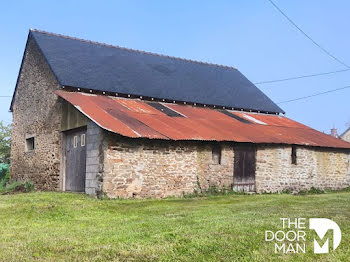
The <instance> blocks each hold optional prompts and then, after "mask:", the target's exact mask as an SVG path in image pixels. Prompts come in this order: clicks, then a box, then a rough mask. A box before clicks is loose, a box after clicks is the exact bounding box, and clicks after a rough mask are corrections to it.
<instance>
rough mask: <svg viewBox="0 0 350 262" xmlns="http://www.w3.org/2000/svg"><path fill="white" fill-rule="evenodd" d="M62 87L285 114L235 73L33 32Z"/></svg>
mask: <svg viewBox="0 0 350 262" xmlns="http://www.w3.org/2000/svg"><path fill="white" fill-rule="evenodd" d="M30 35H31V36H33V37H34V39H35V41H36V43H37V44H38V46H39V48H40V49H41V51H42V53H43V55H44V56H45V58H46V59H47V61H48V63H49V65H50V67H51V68H52V70H53V73H54V74H55V76H56V77H57V79H58V81H59V83H60V84H61V85H62V86H70V87H76V88H85V89H91V90H96V91H105V92H115V93H120V94H130V95H136V96H145V97H153V98H158V99H168V100H175V101H185V102H192V103H198V104H206V105H216V106H225V107H234V108H239V109H244V110H254V111H262V112H269V113H284V111H283V110H282V109H281V108H280V107H278V106H277V105H276V104H275V103H274V102H273V101H271V100H270V99H269V98H268V97H267V96H266V95H265V94H264V93H263V92H261V91H260V90H259V89H258V88H257V87H256V86H255V85H254V84H253V83H251V82H250V81H249V80H248V79H247V78H246V77H245V76H244V75H243V74H241V73H240V72H239V71H238V70H237V69H235V68H232V67H226V66H219V65H214V64H208V63H202V62H195V61H191V60H185V59H180V58H174V57H168V56H163V55H157V54H152V53H147V52H142V51H137V50H131V49H126V48H122V47H117V46H110V45H106V44H100V43H96V42H91V41H86V40H81V39H76V38H71V37H67V36H62V35H56V34H52V33H46V32H42V31H37V30H32V31H31V32H30Z"/></svg>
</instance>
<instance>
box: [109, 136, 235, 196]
mask: <svg viewBox="0 0 350 262" xmlns="http://www.w3.org/2000/svg"><path fill="white" fill-rule="evenodd" d="M232 152H233V151H232V150H229V149H226V148H225V149H224V150H223V154H222V165H219V164H214V163H212V158H211V157H212V156H211V146H210V145H208V144H205V143H198V142H197V143H196V142H193V141H187V142H185V141H184V142H176V141H162V140H146V139H127V138H121V137H119V136H116V135H109V138H108V143H107V144H106V148H105V154H104V176H103V192H104V193H105V194H106V195H107V196H108V197H112V198H115V197H121V198H130V197H138V198H145V197H168V196H181V195H183V194H190V193H193V192H194V191H201V190H202V191H204V190H207V189H208V188H209V187H210V186H216V187H219V188H222V187H226V188H230V187H231V186H232V182H233V176H232V174H233V173H232V172H233V170H232V165H233V159H232V157H233V153H232ZM213 174H215V175H213Z"/></svg>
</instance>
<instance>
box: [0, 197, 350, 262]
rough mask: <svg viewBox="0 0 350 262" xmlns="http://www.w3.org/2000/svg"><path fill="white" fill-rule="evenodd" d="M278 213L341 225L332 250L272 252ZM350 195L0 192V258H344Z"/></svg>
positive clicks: (348, 254) (349, 252)
mask: <svg viewBox="0 0 350 262" xmlns="http://www.w3.org/2000/svg"><path fill="white" fill-rule="evenodd" d="M280 217H290V218H296V217H306V218H309V217H324V218H329V219H332V220H334V221H335V222H337V223H338V225H339V226H340V228H341V230H342V242H341V244H340V246H339V247H338V249H337V250H336V251H334V252H331V253H330V254H322V255H319V254H313V253H312V246H313V244H312V240H311V236H310V237H308V241H307V252H306V254H293V255H292V254H285V255H282V254H274V244H273V243H271V242H265V241H264V232H265V230H275V231H277V230H280V229H281V223H280V220H279V218H280ZM349 219H350V192H338V193H327V194H318V195H287V194H281V195H275V194H274V195H234V194H231V195H225V196H211V197H202V198H188V199H186V198H185V199H165V200H98V199H93V198H90V197H88V196H86V195H83V194H68V193H28V194H17V195H3V196H0V220H1V227H0V260H1V261H130V260H134V261H281V260H285V261H313V260H318V261H349V259H350V248H349V246H350V220H349Z"/></svg>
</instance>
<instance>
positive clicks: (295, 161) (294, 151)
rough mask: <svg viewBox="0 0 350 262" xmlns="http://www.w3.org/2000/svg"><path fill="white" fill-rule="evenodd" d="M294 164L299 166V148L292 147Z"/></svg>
mask: <svg viewBox="0 0 350 262" xmlns="http://www.w3.org/2000/svg"><path fill="white" fill-rule="evenodd" d="M292 164H293V165H296V164H297V147H296V146H292Z"/></svg>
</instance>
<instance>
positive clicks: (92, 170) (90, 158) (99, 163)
mask: <svg viewBox="0 0 350 262" xmlns="http://www.w3.org/2000/svg"><path fill="white" fill-rule="evenodd" d="M103 134H104V131H103V129H101V128H100V127H99V126H97V125H96V124H95V123H94V122H92V121H90V120H89V121H88V125H87V130H86V180H85V193H86V194H89V195H94V196H100V195H101V191H102V181H103V162H104V161H103V156H104V153H103V148H104V146H103Z"/></svg>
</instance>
